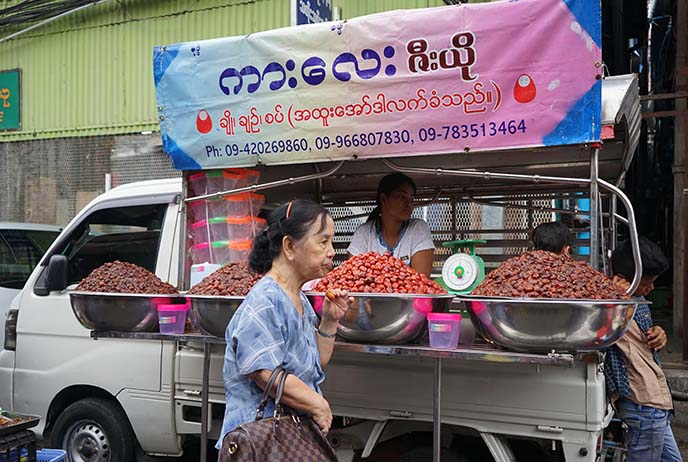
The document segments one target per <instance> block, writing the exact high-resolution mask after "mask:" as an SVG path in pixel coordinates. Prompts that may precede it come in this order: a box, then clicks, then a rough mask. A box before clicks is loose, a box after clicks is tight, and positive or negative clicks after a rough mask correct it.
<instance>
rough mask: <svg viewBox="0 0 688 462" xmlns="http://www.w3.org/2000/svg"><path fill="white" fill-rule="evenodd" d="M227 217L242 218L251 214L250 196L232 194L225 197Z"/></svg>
mask: <svg viewBox="0 0 688 462" xmlns="http://www.w3.org/2000/svg"><path fill="white" fill-rule="evenodd" d="M225 203H226V205H227V209H226V210H227V216H228V217H244V216H246V215H250V214H251V194H250V193H242V194H232V195H231V196H226V197H225Z"/></svg>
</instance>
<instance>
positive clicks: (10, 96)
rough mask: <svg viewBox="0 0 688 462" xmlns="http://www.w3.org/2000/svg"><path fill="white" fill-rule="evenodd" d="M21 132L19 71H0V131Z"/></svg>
mask: <svg viewBox="0 0 688 462" xmlns="http://www.w3.org/2000/svg"><path fill="white" fill-rule="evenodd" d="M9 130H21V70H20V69H12V70H11V71H0V131H9Z"/></svg>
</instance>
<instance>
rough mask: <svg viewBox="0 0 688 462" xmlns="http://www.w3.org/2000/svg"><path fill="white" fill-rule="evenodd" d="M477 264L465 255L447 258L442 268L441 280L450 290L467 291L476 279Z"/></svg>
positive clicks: (473, 259) (458, 254)
mask: <svg viewBox="0 0 688 462" xmlns="http://www.w3.org/2000/svg"><path fill="white" fill-rule="evenodd" d="M478 272H479V270H478V263H477V262H476V261H475V258H473V257H472V256H470V255H468V254H465V253H456V254H454V255H452V256H451V257H449V258H447V261H445V262H444V265H443V266H442V280H443V281H444V283H445V284H446V285H447V287H449V288H450V289H452V290H456V291H462V290H467V289H468V288H469V287H471V286H472V285H473V283H474V282H475V281H476V279H477V278H478Z"/></svg>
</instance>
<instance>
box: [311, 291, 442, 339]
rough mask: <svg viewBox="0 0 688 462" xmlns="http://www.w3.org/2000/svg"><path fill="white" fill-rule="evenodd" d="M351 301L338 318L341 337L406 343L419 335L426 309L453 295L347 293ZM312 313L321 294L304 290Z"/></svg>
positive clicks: (439, 306) (439, 305) (318, 306)
mask: <svg viewBox="0 0 688 462" xmlns="http://www.w3.org/2000/svg"><path fill="white" fill-rule="evenodd" d="M349 295H350V296H351V297H353V298H354V304H353V306H352V307H351V308H350V309H349V311H348V312H347V313H346V314H345V315H344V317H343V318H342V319H341V320H340V321H339V327H338V328H337V334H339V336H340V337H342V338H343V339H344V340H349V341H352V342H365V343H397V344H399V343H408V342H411V341H413V340H415V339H417V338H418V337H420V336H421V335H422V334H423V333H424V331H425V328H426V325H427V324H426V320H425V317H426V315H427V314H428V313H430V312H435V313H437V312H446V311H448V310H449V306H450V305H451V302H452V299H453V298H454V296H453V295H421V294H365V293H351V294H349ZM306 296H307V297H308V299H309V300H310V302H311V304H312V305H313V308H314V309H315V311H316V313H318V314H320V312H321V311H322V304H323V301H324V297H325V294H324V293H322V292H307V293H306Z"/></svg>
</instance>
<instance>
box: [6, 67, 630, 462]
mask: <svg viewBox="0 0 688 462" xmlns="http://www.w3.org/2000/svg"><path fill="white" fill-rule="evenodd" d="M605 88H606V89H607V90H606V95H607V99H606V101H603V123H605V124H607V125H610V126H611V127H612V128H613V129H614V132H616V133H618V135H617V136H618V139H610V140H609V141H608V145H607V146H605V149H603V151H602V157H601V158H600V175H601V176H602V177H606V178H616V177H617V176H618V175H619V172H623V171H624V167H625V166H627V165H628V162H629V160H628V159H629V156H632V153H633V150H634V147H635V144H634V143H637V138H634V135H633V134H634V133H636V130H637V126H636V124H637V122H638V121H639V118H637V116H638V115H639V112H638V113H636V110H637V107H638V106H637V98H638V96H637V83H636V80H635V78H633V77H625V78H620V79H617V80H614V79H608V80H607V81H605V86H604V87H603V97H604V96H605ZM603 99H604V98H603ZM629 101H630V102H629ZM605 111H606V113H605ZM631 118H633V120H631ZM636 119H637V120H636ZM517 158H518V159H522V162H521V164H520V165H514V166H513V169H512V170H511V171H514V172H529V171H531V168H532V166H533V165H534V164H533V162H529V161H528V159H529V156H528V153H519V156H518V157H517V156H514V157H513V158H511V159H512V160H513V159H517ZM483 159H484V160H483V162H486V163H488V164H489V163H492V166H493V168H499V166H502V168H504V167H503V166H504V165H505V161H504V158H503V157H494V158H491V157H489V156H487V157H484V158H483ZM539 159H542V158H541V157H540V158H539ZM430 161H432V162H437V163H439V162H440V161H441V162H442V163H443V164H442V165H444V166H445V167H451V166H453V165H454V166H458V167H460V168H465V166H466V165H468V166H469V167H477V166H478V164H477V163H475V162H473V159H472V158H469V157H465V158H464V157H461V156H455V155H447V156H433V158H432V159H427V158H423V157H416V158H414V159H413V162H414V163H415V165H423V163H426V164H425V165H428V164H427V162H430ZM589 161H590V159H589V158H587V157H585V155H584V154H582V153H580V152H578V151H574V152H560V153H557V152H552V153H551V155H550V156H549V157H548V158H547V164H546V165H545V164H541V165H538V167H541V168H540V170H538V172H546V171H547V170H546V168H550V169H551V170H553V171H555V172H559V171H566V169H573V170H571V171H572V172H573V173H578V174H581V172H583V173H582V175H583V176H584V175H586V173H585V172H586V170H585V169H589V168H590V166H589ZM362 165H365V170H361V166H362ZM431 165H437V164H431ZM326 168H328V167H327V164H325V165H321V166H316V169H315V171H317V169H326ZM558 169H559V170H558ZM576 169H577V170H576ZM313 171H314V166H313V165H297V166H277V167H271V168H267V169H264V171H263V173H264V177H265V179H266V181H270V180H274V179H275V178H288V177H292V176H294V175H296V174H308V173H312V172H313ZM362 172H365V174H363V173H362ZM383 172H384V169H383V166H382V164H381V163H380V162H377V161H365V162H360V161H359V162H351V163H347V166H346V167H345V168H344V169H343V170H342V171H341V172H338V173H337V176H336V177H332V178H329V179H327V180H325V181H314V182H312V183H311V184H308V185H306V186H305V187H304V185H295V186H294V187H293V188H291V189H289V191H288V192H285V188H278V189H275V190H274V193H273V194H274V196H272V197H268V201H269V202H270V201H272V202H279V201H280V198H283V197H286V196H287V195H288V196H290V197H293V196H294V195H306V194H308V195H310V196H311V197H320V198H324V199H325V200H334V199H332V198H335V197H341V196H342V195H346V196H347V197H353V196H351V195H350V193H351V191H355V192H357V193H359V191H365V189H363V188H364V187H367V188H368V189H369V188H370V185H371V184H372V185H374V184H376V181H375V180H374V176H373V175H372V173H376V174H380V173H383ZM442 181H444V180H442ZM451 181H458V180H454V179H451ZM419 184H420V186H421V187H422V188H424V190H425V191H426V195H427V196H428V197H432V196H433V195H434V190H433V188H435V187H438V188H449V187H451V186H452V185H453V184H454V183H452V184H439V183H438V180H437V179H436V178H435V177H428V178H425V179H421V180H420V181H419ZM363 185H367V186H363ZM468 186H470V185H467V184H463V185H457V186H456V187H457V189H458V190H465V188H466V187H468ZM287 187H290V186H287ZM515 189H518V188H513V187H509V189H508V190H507V193H506V194H505V195H508V194H516V195H518V194H522V193H523V191H516V190H515ZM365 192H366V193H368V192H369V191H365ZM182 197H183V192H182V180H181V179H171V180H154V181H146V182H141V183H134V184H129V185H124V186H120V187H117V188H115V189H113V190H111V191H109V192H107V193H105V194H103V195H101V196H99V197H97V198H96V199H95V200H94V201H93V202H91V203H90V204H89V205H88V206H86V207H85V208H84V209H83V210H82V211H81V212H80V213H79V214H78V215H77V216H76V217H75V218H74V219H73V220H72V221H71V222H70V223H69V224H68V225H67V226H66V228H65V229H64V230H63V231H62V233H61V234H60V236H59V237H58V238H57V240H56V241H55V242H54V243H53V245H52V246H51V247H50V248H49V250H48V252H47V253H46V255H45V256H44V258H43V259H42V260H41V262H40V264H39V266H37V267H36V268H35V270H34V271H33V273H32V274H31V276H30V277H29V278H28V281H27V283H26V286H25V287H24V289H23V290H22V291H21V293H20V294H19V295H18V296H17V297H16V298H15V299H14V300H13V302H12V305H11V307H10V311H9V313H8V316H7V319H6V321H5V332H6V334H5V339H4V348H3V349H2V351H0V406H2V407H3V408H9V409H11V410H13V411H15V412H18V413H24V414H33V415H38V416H40V417H41V423H40V425H39V426H38V427H37V432H38V433H39V434H40V435H43V436H44V437H45V436H49V437H50V441H51V444H52V446H54V447H63V448H65V449H66V450H67V451H68V454H69V458H70V460H71V461H74V462H86V461H111V462H130V461H132V460H135V458H136V455H137V454H139V453H141V452H143V453H146V454H149V455H164V456H175V455H179V454H181V452H182V442H183V440H184V438H185V437H187V436H193V437H197V436H198V435H199V434H200V420H201V419H200V416H201V399H200V396H199V395H200V391H201V376H202V369H203V364H202V363H203V362H202V352H201V348H200V346H198V345H193V344H187V345H180V344H177V343H175V342H170V341H152V340H121V339H106V338H102V339H99V340H97V341H96V340H93V339H92V338H91V337H90V332H89V330H88V329H86V328H84V327H83V326H82V325H81V324H79V322H78V321H77V319H76V317H75V316H74V314H73V312H72V308H71V306H70V301H69V296H68V294H67V293H66V291H65V289H68V288H70V287H73V285H74V284H76V283H78V282H79V281H80V280H81V279H82V278H84V277H85V276H86V275H88V274H89V273H90V272H91V271H92V270H93V269H95V268H97V267H99V266H100V265H102V264H103V263H105V262H108V261H113V260H117V259H119V260H124V261H129V262H131V263H134V264H137V265H139V266H142V267H144V268H147V269H149V270H150V271H152V272H154V273H155V274H156V275H157V276H158V277H160V278H161V279H163V280H166V281H169V282H170V283H172V284H175V285H178V286H180V287H181V286H183V284H178V283H179V282H180V281H178V274H179V273H180V267H181V265H180V258H179V249H180V247H181V245H180V239H182V237H183V236H184V235H185V233H184V219H183V213H182V212H183V207H182ZM355 197H360V195H359V196H355ZM328 198H329V199H328ZM354 199H355V198H354ZM340 245H341V243H340ZM223 352H224V351H223V348H222V346H221V345H216V346H214V348H213V351H212V353H213V354H212V357H211V364H210V390H209V391H210V393H209V401H210V405H209V414H210V416H211V419H210V428H209V429H208V431H209V434H210V436H211V437H213V436H214V437H217V435H218V433H219V431H220V426H221V419H222V416H223V408H224V392H223V385H222V384H223V382H222V377H221V372H222V356H223ZM442 362H443V370H442V381H441V388H442V409H441V411H442V413H441V416H442V417H441V421H442V423H443V426H442V435H441V436H442V442H443V445H444V446H445V448H444V449H443V452H442V460H446V461H467V460H471V461H478V460H495V461H497V462H507V461H514V460H565V461H590V462H593V461H595V460H596V457H597V456H596V454H597V449H598V446H599V444H600V442H601V432H602V430H603V428H604V427H605V423H606V419H608V418H610V417H611V416H610V414H609V413H608V412H607V406H606V404H605V398H604V376H603V373H602V372H603V371H602V369H601V357H600V355H598V354H589V355H586V356H577V355H559V354H549V355H529V354H516V353H504V352H500V351H498V350H495V349H491V348H487V347H485V346H482V347H480V346H477V347H474V348H468V349H466V350H463V351H460V352H458V353H457V354H456V355H453V357H446V358H444V359H443V360H442ZM435 364H436V362H435V361H434V359H433V358H428V357H425V356H423V355H408V354H403V355H402V354H399V352H398V351H395V349H394V348H391V347H382V346H381V347H366V346H361V345H354V344H348V345H347V344H339V345H338V347H337V349H336V351H335V355H334V358H333V360H332V363H331V364H330V366H329V367H328V368H327V371H326V374H327V379H326V382H325V386H324V392H325V395H326V397H327V399H328V400H329V401H330V403H331V406H332V409H333V412H334V413H335V415H337V416H339V418H338V419H337V420H336V422H335V423H336V425H335V427H334V429H333V431H332V432H331V433H330V435H329V437H330V439H331V441H332V443H333V444H334V446H335V447H336V448H337V450H338V455H339V457H340V460H341V461H350V460H353V458H354V456H356V457H361V456H362V457H365V456H367V455H368V454H370V452H371V450H372V449H373V448H374V447H376V445H377V446H382V448H381V449H380V450H382V449H384V444H382V443H383V442H385V441H389V442H390V443H389V445H390V446H391V447H393V448H394V451H395V452H396V453H397V454H400V457H401V460H407V461H410V460H416V461H422V460H431V455H432V441H431V438H430V435H431V431H432V421H433V411H434V409H433V399H432V396H433V395H432V393H433V386H434V385H433V367H435ZM490 458H491V459H490Z"/></svg>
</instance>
